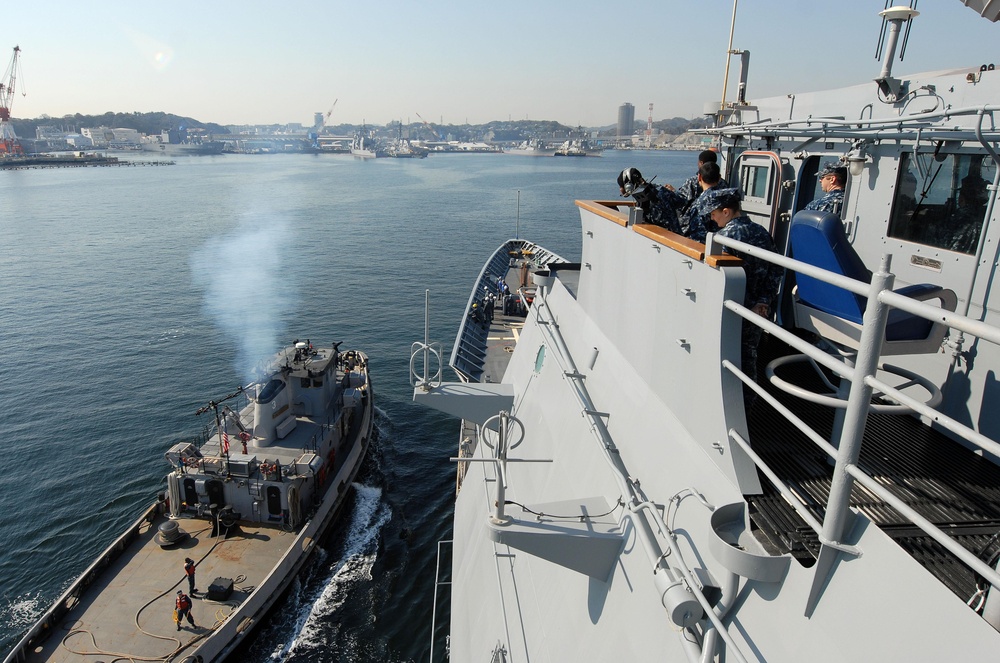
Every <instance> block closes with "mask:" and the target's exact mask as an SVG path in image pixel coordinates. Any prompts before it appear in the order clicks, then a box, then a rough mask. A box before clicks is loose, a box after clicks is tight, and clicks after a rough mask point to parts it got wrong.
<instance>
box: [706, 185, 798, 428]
mask: <svg viewBox="0 0 1000 663" xmlns="http://www.w3.org/2000/svg"><path fill="white" fill-rule="evenodd" d="M702 195H703V196H704V197H705V199H706V201H705V203H703V204H704V205H706V206H707V207H709V208H711V210H712V211H711V215H712V221H714V222H715V223H716V225H718V226H719V228H720V230H719V231H718V232H717V233H716V236H718V237H729V238H731V239H735V240H737V241H740V242H744V243H745V244H750V245H751V246H756V247H759V248H762V249H767V250H768V251H774V250H775V248H774V240H773V239H771V235H770V233H768V232H767V230H765V229H764V228H763V226H760V225H758V224H756V223H754V222H753V221H751V220H750V217H748V216H747V215H745V214H744V213H743V210H742V208H741V207H740V201H741V200H742V199H743V193H742V192H741V191H740V190H739V189H715V190H713V191H710V192H706V193H704V194H702ZM726 252H727V253H731V254H732V255H735V256H736V257H738V258H740V259H741V260H742V261H743V268H744V270H745V271H746V277H747V287H746V294H745V296H744V297H743V305H744V306H745V307H747V308H748V309H750V310H752V311H753V312H754V313H756V314H757V315H759V316H762V317H764V318H768V319H770V318H771V313H772V311H773V310H774V301H775V298H776V296H777V293H778V284H779V283H780V282H781V277H782V269H781V267H778V266H777V265H775V264H773V263H770V262H767V261H766V260H761V259H760V258H755V257H753V256H750V255H746V254H744V253H741V252H739V251H733V250H731V249H729V248H726ZM762 332H763V330H762V329H761V328H760V327H758V326H757V325H755V324H752V323H750V322H748V321H746V320H744V321H743V329H742V338H741V340H742V361H741V364H742V365H741V368H742V370H743V372H744V373H746V375H747V376H749V377H750V378H751V379H753V380H754V381H756V380H757V346H758V345H759V344H760V337H761V333H762ZM755 397H756V394H754V393H753V392H752V391H750V390H749V389H745V390H744V402H745V404H746V407H747V409H749V407H750V406H751V405H752V404H753V402H754V400H755Z"/></svg>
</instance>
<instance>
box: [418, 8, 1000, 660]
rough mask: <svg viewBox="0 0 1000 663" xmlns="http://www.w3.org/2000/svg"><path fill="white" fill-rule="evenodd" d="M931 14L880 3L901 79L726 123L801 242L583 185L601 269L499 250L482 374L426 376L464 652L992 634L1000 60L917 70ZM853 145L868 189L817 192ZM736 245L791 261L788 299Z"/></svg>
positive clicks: (737, 182)
mask: <svg viewBox="0 0 1000 663" xmlns="http://www.w3.org/2000/svg"><path fill="white" fill-rule="evenodd" d="M956 11H965V12H967V11H968V10H965V9H957V10H956ZM984 11H985V10H984ZM916 15H917V12H916V11H915V10H914V9H913V8H912V7H892V8H888V9H886V10H885V11H884V12H883V13H882V16H883V18H884V20H885V23H884V32H885V35H886V41H885V43H884V47H885V48H884V51H883V52H884V53H885V60H884V61H883V69H882V72H881V73H880V74H879V76H878V78H877V79H876V80H875V81H874V82H869V83H867V84H864V85H859V86H856V87H849V88H845V89H837V90H828V91H822V92H812V93H809V94H804V95H783V96H780V97H775V98H770V99H759V100H753V101H752V102H751V101H748V99H747V97H746V87H745V85H743V86H741V91H740V95H739V97H738V99H737V100H736V101H735V102H733V103H729V104H726V105H725V106H724V107H723V111H722V112H720V113H719V116H718V120H717V123H716V126H715V127H714V128H713V129H710V130H707V131H706V132H705V135H706V136H707V137H710V138H711V140H712V144H713V147H714V148H715V149H716V150H718V155H719V163H720V166H721V168H722V176H723V177H725V178H726V179H727V180H728V181H729V182H730V183H732V184H733V185H734V186H735V187H738V188H739V189H741V190H742V194H743V202H742V211H743V213H744V214H745V215H746V216H748V217H749V219H750V220H751V221H752V222H754V223H756V224H758V225H760V226H761V227H763V228H764V229H766V230H767V231H768V233H769V234H770V235H771V237H772V238H773V240H774V243H775V245H776V247H777V251H776V252H771V251H767V250H763V249H759V248H756V247H754V246H752V245H750V244H746V243H744V242H740V241H737V240H735V239H733V238H730V237H724V236H721V235H718V234H716V233H711V234H709V235H708V237H707V238H706V241H705V242H704V243H701V242H697V241H693V240H691V239H689V238H687V237H683V236H681V235H678V234H675V233H673V232H671V231H669V230H666V229H664V228H662V227H660V226H657V225H653V224H651V223H644V214H643V210H642V209H641V208H640V207H637V206H636V205H635V204H632V203H631V202H630V201H622V200H578V201H576V206H577V208H578V210H579V214H580V219H581V241H582V249H581V258H580V261H579V262H578V263H570V262H567V261H565V260H563V259H561V258H560V257H559V256H556V255H554V254H552V253H551V252H549V251H546V250H545V249H544V248H543V247H540V246H537V245H534V244H532V243H531V242H528V241H525V240H522V239H516V240H510V241H508V242H507V243H505V244H504V245H502V246H501V247H500V248H498V249H497V250H496V252H494V253H493V255H492V256H491V257H490V258H489V259H488V260H487V262H486V263H485V264H484V266H483V268H482V271H481V272H480V274H479V277H478V278H477V279H476V280H475V282H474V283H473V287H472V295H471V296H470V299H469V303H468V306H467V314H466V316H465V318H464V319H463V321H462V323H461V326H460V329H459V333H458V336H457V338H456V340H455V344H454V346H453V349H452V353H451V358H450V362H449V363H450V365H451V367H452V368H453V370H454V371H455V372H456V374H457V375H458V376H459V381H457V382H443V381H442V380H441V379H440V375H439V373H437V372H436V371H435V370H434V369H433V368H430V369H425V370H424V371H423V373H422V374H421V373H420V371H415V372H414V375H413V380H412V382H413V384H414V387H415V389H414V399H415V400H416V401H418V402H421V403H424V404H426V405H428V406H431V407H436V408H438V409H440V410H442V411H445V412H448V413H450V414H453V415H456V416H459V417H461V418H462V420H463V421H462V428H461V431H460V434H459V444H458V451H457V454H456V458H454V459H453V460H454V461H455V462H456V463H457V465H458V485H459V489H458V494H457V498H456V503H455V513H454V538H453V540H452V541H448V542H442V546H441V548H442V550H444V551H445V553H446V554H445V557H446V558H449V559H450V562H451V574H450V578H448V579H439V585H438V586H439V588H440V589H441V591H447V592H449V593H450V597H451V625H450V629H449V630H450V636H449V640H448V650H449V655H450V658H451V659H452V660H461V661H512V660H531V661H534V662H536V663H538V662H541V661H566V660H601V661H606V660H618V659H621V658H625V659H628V660H630V661H702V662H709V661H723V660H724V661H771V662H786V661H788V662H791V661H816V662H831V663H832V662H834V661H844V660H864V661H939V660H954V659H960V660H989V659H990V658H992V657H993V656H994V655H995V652H996V650H997V648H998V646H1000V633H998V630H1000V590H998V589H997V587H998V586H1000V574H998V573H997V568H996V567H997V563H998V560H1000V492H998V490H997V487H998V486H1000V465H998V459H1000V444H998V441H997V440H998V439H1000V412H998V411H997V410H996V408H995V407H994V406H993V405H992V404H993V403H994V402H995V400H996V394H997V386H996V385H997V381H996V375H997V373H998V372H1000V349H998V345H1000V328H998V322H1000V318H998V317H997V313H996V312H997V308H998V300H997V297H998V295H997V294H996V290H997V289H996V288H995V282H994V281H995V278H996V270H995V269H994V268H993V266H995V264H996V262H997V258H998V255H997V251H998V249H997V246H998V245H1000V227H998V225H997V221H998V211H997V207H996V198H997V191H998V188H1000V154H998V145H1000V132H998V130H997V128H996V124H995V122H994V121H993V117H994V115H995V114H996V113H997V112H1000V78H998V74H997V73H996V72H995V71H994V69H993V68H991V67H988V66H983V67H979V66H976V67H973V68H968V69H959V70H949V71H939V72H934V73H929V74H920V75H913V76H907V77H899V76H896V75H894V74H893V72H892V59H893V57H894V53H895V49H896V48H897V46H901V41H900V40H903V39H904V38H905V37H904V35H905V34H908V32H909V25H910V23H909V22H910V21H911V20H912V19H913V18H914V17H915V16H916ZM969 16H970V18H971V14H969ZM990 18H991V19H992V20H996V18H997V16H996V15H995V14H994V15H993V16H990ZM747 63H748V58H745V59H744V66H746V65H747ZM741 80H742V81H743V82H744V83H745V82H746V81H748V78H747V77H746V70H744V72H743V76H741ZM715 107H716V108H719V106H718V104H716V106H715ZM828 162H834V163H835V164H837V167H839V168H841V169H843V170H844V171H846V172H847V173H848V180H847V186H846V192H845V193H844V195H843V201H842V203H841V204H839V205H835V206H834V207H833V209H832V210H822V209H820V210H814V209H806V207H807V205H808V204H809V203H811V202H812V201H814V200H817V199H818V198H819V196H820V194H819V192H818V189H819V188H820V184H821V182H820V178H819V177H818V173H819V171H820V170H821V168H822V167H823V166H824V165H825V164H826V163H828ZM610 179H611V178H610V177H609V180H610ZM736 253H740V254H742V255H743V256H744V257H746V258H747V259H749V258H753V259H756V260H762V261H764V262H767V263H771V264H773V265H777V266H779V267H780V268H781V269H782V270H783V276H782V281H781V285H780V287H779V290H778V292H777V293H776V301H777V306H776V313H775V314H773V315H771V316H768V317H763V316H761V315H758V314H756V313H754V312H753V311H752V310H751V308H749V307H748V306H746V303H745V300H744V294H745V290H746V287H747V276H746V272H745V269H744V264H745V263H744V261H743V260H742V259H741V258H739V257H738V256H737V255H735V254H736ZM484 311H485V313H484ZM747 325H752V326H756V327H760V328H762V329H763V331H764V332H765V333H766V335H765V336H764V338H765V340H764V342H763V343H762V344H761V345H760V348H759V360H760V361H759V370H757V371H756V372H757V376H756V378H755V377H754V376H753V375H751V374H748V373H747V372H746V371H745V370H744V368H743V366H744V363H743V361H742V360H743V357H742V353H743V348H742V347H741V345H742V344H741V335H742V334H743V333H744V330H743V328H744V327H745V326H747ZM437 352H438V351H437V350H436V348H434V347H433V346H431V345H430V344H429V343H428V341H427V339H425V341H424V343H422V344H417V346H416V348H415V353H414V365H419V362H420V358H421V354H422V355H423V357H424V360H425V361H429V360H430V358H431V357H432V356H436V353H437ZM442 561H443V562H444V561H445V560H442ZM432 637H433V636H432ZM436 644H440V643H436ZM437 651H438V652H439V655H438V657H435V655H434V654H433V653H432V660H440V651H441V650H440V649H438V650H437Z"/></svg>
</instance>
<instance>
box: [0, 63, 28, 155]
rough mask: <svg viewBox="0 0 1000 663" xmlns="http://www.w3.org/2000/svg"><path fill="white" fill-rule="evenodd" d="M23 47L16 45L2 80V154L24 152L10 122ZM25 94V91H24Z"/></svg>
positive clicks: (0, 145)
mask: <svg viewBox="0 0 1000 663" xmlns="http://www.w3.org/2000/svg"><path fill="white" fill-rule="evenodd" d="M20 54H21V47H20V46H15V47H14V56H13V57H12V58H11V60H10V66H9V67H7V72H6V73H5V74H4V75H3V81H2V82H0V154H24V150H22V149H21V144H20V143H19V142H18V140H17V134H15V133H14V125H12V124H11V123H10V108H11V105H12V104H13V103H14V86H15V83H16V82H17V74H18V72H19V71H20V69H19V55H20ZM22 94H23V93H22Z"/></svg>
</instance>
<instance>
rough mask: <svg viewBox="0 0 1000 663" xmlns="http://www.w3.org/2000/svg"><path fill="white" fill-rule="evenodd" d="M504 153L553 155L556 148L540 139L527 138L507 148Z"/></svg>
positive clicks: (537, 155) (529, 155) (532, 155)
mask: <svg viewBox="0 0 1000 663" xmlns="http://www.w3.org/2000/svg"><path fill="white" fill-rule="evenodd" d="M503 152H504V154H517V155H520V156H528V157H551V156H554V155H555V153H556V148H554V147H549V146H547V145H546V144H545V143H544V142H543V141H541V140H538V139H532V140H526V141H524V142H523V143H521V144H520V145H518V146H517V147H509V148H507V149H505V150H504V151H503Z"/></svg>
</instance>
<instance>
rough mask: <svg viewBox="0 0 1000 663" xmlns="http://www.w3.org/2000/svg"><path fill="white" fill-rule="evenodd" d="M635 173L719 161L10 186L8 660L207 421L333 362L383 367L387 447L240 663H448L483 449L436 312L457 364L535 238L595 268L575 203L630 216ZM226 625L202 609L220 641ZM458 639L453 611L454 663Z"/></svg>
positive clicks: (252, 160) (283, 168)
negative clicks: (479, 295) (477, 318)
mask: <svg viewBox="0 0 1000 663" xmlns="http://www.w3.org/2000/svg"><path fill="white" fill-rule="evenodd" d="M127 158H130V159H131V158H132V157H131V155H130V156H129V157H127ZM627 166H636V167H638V168H639V169H640V170H641V171H642V173H643V174H644V175H645V176H646V177H647V178H650V177H652V176H653V175H656V176H657V178H656V182H658V183H667V182H671V183H674V184H679V183H680V182H681V181H682V180H683V179H685V178H686V177H688V176H690V175H692V174H693V173H694V172H695V168H696V166H697V153H696V152H642V151H631V152H623V151H611V152H605V153H604V155H603V156H601V157H596V158H595V157H588V158H558V157H522V156H514V155H501V154H478V155H432V156H431V157H430V158H428V159H420V160H411V159H400V160H395V159H379V160H369V161H362V160H355V159H352V158H351V157H349V156H340V155H273V156H244V155H223V156H217V157H192V158H185V159H178V160H177V163H176V165H173V166H169V167H162V168H74V169H39V170H23V171H8V172H0V402H2V403H3V407H2V408H0V439H2V445H3V456H2V457H3V461H4V466H5V467H4V470H3V471H0V513H2V514H3V517H2V518H0V541H2V547H0V650H2V651H3V652H4V655H6V653H7V652H9V651H10V649H11V648H12V647H13V646H14V645H15V644H16V643H17V641H18V640H19V638H20V637H21V635H22V634H23V633H24V631H25V630H26V629H27V628H29V627H30V626H31V624H33V623H34V622H35V621H36V620H37V619H38V618H39V617H40V616H41V615H42V613H43V612H44V611H45V610H46V609H47V608H48V606H49V605H50V604H51V603H52V602H53V601H54V600H55V599H56V598H58V596H59V595H60V594H61V593H62V592H63V591H65V589H66V588H67V587H68V586H69V584H70V583H71V582H72V581H73V580H74V579H75V578H76V577H77V576H78V575H79V574H80V573H81V572H82V571H83V570H84V569H85V568H86V567H87V566H88V565H89V563H90V562H91V561H92V559H93V558H94V557H95V556H96V555H97V554H98V553H99V552H100V551H102V550H103V549H104V548H106V547H107V546H108V545H109V544H110V543H111V541H113V540H114V539H115V538H116V537H117V536H118V534H119V533H120V532H121V531H122V530H123V529H124V528H125V527H126V526H127V525H128V524H130V523H131V522H133V521H134V520H135V519H136V518H137V517H138V515H139V514H140V513H141V511H142V509H143V508H144V507H146V506H147V505H148V504H149V503H150V502H151V501H152V500H153V499H155V496H156V494H157V493H158V492H159V491H162V490H163V489H164V487H165V482H164V475H165V474H166V472H167V469H168V465H167V463H166V461H165V460H164V453H165V452H166V450H167V449H168V448H170V447H171V446H172V445H174V444H176V443H177V442H180V441H185V440H191V439H194V438H196V437H197V436H198V435H199V434H201V433H202V431H203V430H204V428H205V426H206V425H208V424H209V423H210V422H208V421H207V420H206V419H205V418H204V416H201V417H199V416H196V415H195V411H196V410H198V408H200V407H202V406H204V405H205V404H206V403H207V402H208V401H209V400H211V399H217V398H219V397H222V396H224V395H226V394H228V393H230V392H231V391H233V389H234V388H235V387H237V386H239V385H241V384H247V382H248V381H249V380H250V378H251V377H252V370H253V367H254V366H255V365H256V364H257V363H259V362H260V361H261V360H262V359H265V358H267V357H268V356H269V355H270V354H271V353H273V352H274V351H275V350H277V349H278V348H279V347H280V346H281V345H282V344H285V343H288V342H291V341H293V340H296V339H309V340H311V341H312V342H313V344H315V345H319V344H326V343H330V342H334V341H343V342H344V343H343V346H342V349H350V348H358V349H361V350H364V351H365V352H366V353H368V355H369V357H370V369H371V375H372V383H373V386H374V390H375V395H376V405H377V409H378V415H377V420H376V426H377V430H378V432H377V435H376V438H375V440H374V442H373V445H372V447H371V449H370V453H369V457H368V459H367V460H366V462H365V466H364V467H363V469H362V471H361V473H360V475H359V479H358V482H357V484H356V485H355V486H354V494H353V498H352V500H351V501H350V503H349V504H348V506H347V508H346V509H345V512H344V513H343V515H342V518H341V519H340V520H339V521H338V522H337V523H336V524H335V525H334V528H333V530H332V531H331V532H330V533H329V535H328V536H327V537H326V539H325V540H324V541H323V542H322V548H321V550H320V552H319V554H317V555H315V556H314V558H313V560H312V562H311V564H310V565H309V568H308V570H307V571H306V573H304V574H303V576H302V577H301V578H300V579H299V580H297V581H296V582H295V583H294V585H293V587H292V589H291V590H290V591H289V593H288V595H287V596H286V597H285V598H284V599H283V600H282V601H280V602H279V603H278V605H277V608H276V610H275V611H274V613H273V614H272V615H271V617H270V618H269V620H268V622H267V623H266V624H264V625H262V626H261V628H259V629H258V631H257V632H256V633H255V634H254V636H253V637H252V641H251V643H250V644H249V646H248V647H247V651H245V652H242V653H241V656H240V658H241V659H242V660H252V661H269V660H283V661H426V660H428V656H429V653H430V647H431V618H432V611H433V608H434V606H433V594H434V578H435V566H436V559H437V549H438V545H437V544H438V541H441V540H447V539H450V537H451V513H452V503H453V499H454V490H455V481H454V477H455V475H454V472H455V468H454V465H453V464H452V463H450V462H449V460H448V458H449V457H450V456H453V455H455V451H456V448H457V444H458V429H457V422H456V421H455V420H454V419H451V418H449V417H447V416H444V415H442V414H438V413H435V412H432V411H428V410H426V409H424V408H421V407H419V406H416V405H414V404H413V403H411V389H410V386H409V375H408V366H409V353H410V344H411V343H412V342H413V341H418V340H422V339H423V334H424V293H425V290H428V289H429V290H430V300H431V304H430V308H431V321H430V334H431V337H432V340H434V341H440V342H441V343H442V344H443V345H444V348H445V356H447V353H448V352H450V346H451V342H452V341H453V339H454V334H455V331H456V328H457V325H458V321H459V319H460V316H461V315H462V313H463V309H464V307H465V305H466V302H467V299H468V296H469V288H470V287H471V284H472V282H473V279H474V278H475V276H476V275H477V274H478V273H479V270H480V269H481V267H482V264H483V262H484V261H485V260H486V258H488V257H489V256H490V254H491V253H492V252H493V250H494V249H495V248H496V247H497V246H498V245H499V244H501V243H502V242H503V241H504V240H506V239H508V238H510V237H514V236H515V234H517V235H519V236H521V237H526V238H528V239H531V240H533V241H535V242H537V243H539V244H541V245H543V246H545V247H546V248H548V249H550V250H552V251H555V252H557V253H559V254H561V255H562V256H563V257H565V258H567V259H569V260H577V259H578V258H579V246H580V237H579V236H580V229H579V213H578V211H577V208H576V206H575V205H573V200H574V199H581V198H584V199H595V198H596V199H614V198H617V196H618V187H617V184H616V183H615V178H616V176H617V174H618V173H619V172H620V171H621V170H622V169H623V168H624V167H627ZM445 377H446V379H452V377H453V376H452V375H451V374H450V370H447V369H446V375H445ZM182 573H183V570H182V569H180V568H179V569H178V578H180V577H181V575H182ZM199 609H200V610H201V614H199ZM212 611H213V608H211V607H208V606H205V605H201V606H199V605H198V603H197V602H196V605H195V607H194V615H195V618H196V619H197V620H198V622H199V624H211V623H212V621H213V615H212V614H211V613H212ZM163 619H164V623H165V624H168V625H171V624H170V619H171V616H170V615H163ZM447 620H448V613H447V602H446V595H443V596H442V601H441V602H440V603H439V606H438V610H437V621H438V629H437V630H438V638H437V640H436V641H435V647H434V658H435V660H444V651H445V640H444V634H445V633H446V632H447ZM67 633H68V631H67ZM63 635H65V633H60V632H56V633H54V634H53V636H52V637H59V638H61V637H63Z"/></svg>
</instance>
